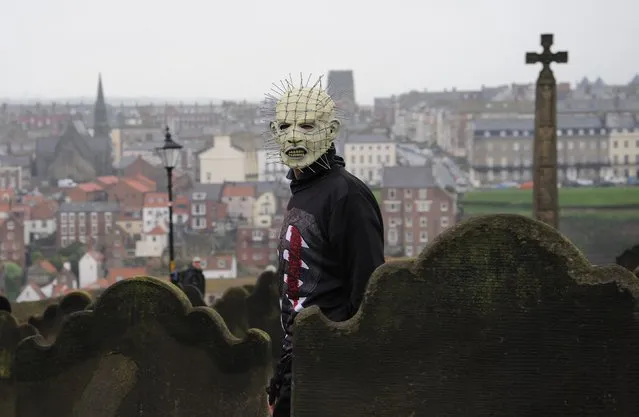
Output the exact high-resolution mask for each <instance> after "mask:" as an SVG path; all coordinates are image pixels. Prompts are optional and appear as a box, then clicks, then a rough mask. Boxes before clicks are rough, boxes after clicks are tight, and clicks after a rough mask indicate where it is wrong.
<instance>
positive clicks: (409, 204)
mask: <svg viewBox="0 0 639 417" xmlns="http://www.w3.org/2000/svg"><path fill="white" fill-rule="evenodd" d="M412 211H413V204H412V203H406V213H411V212H412Z"/></svg>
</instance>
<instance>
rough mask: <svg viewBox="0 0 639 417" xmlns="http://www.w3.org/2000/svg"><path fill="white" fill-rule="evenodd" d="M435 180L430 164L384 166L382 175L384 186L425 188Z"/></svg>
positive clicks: (432, 185)
mask: <svg viewBox="0 0 639 417" xmlns="http://www.w3.org/2000/svg"><path fill="white" fill-rule="evenodd" d="M435 186H437V182H436V180H435V176H434V175H433V167H432V165H430V164H429V165H423V166H395V167H385V168H384V173H383V175H382V187H384V188H427V187H435Z"/></svg>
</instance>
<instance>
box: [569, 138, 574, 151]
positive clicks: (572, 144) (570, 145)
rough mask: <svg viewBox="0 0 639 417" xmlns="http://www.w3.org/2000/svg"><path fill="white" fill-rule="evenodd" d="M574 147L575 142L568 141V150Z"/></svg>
mask: <svg viewBox="0 0 639 417" xmlns="http://www.w3.org/2000/svg"><path fill="white" fill-rule="evenodd" d="M574 147H575V144H574V143H573V142H572V141H570V140H569V141H568V150H572V149H573V148H574Z"/></svg>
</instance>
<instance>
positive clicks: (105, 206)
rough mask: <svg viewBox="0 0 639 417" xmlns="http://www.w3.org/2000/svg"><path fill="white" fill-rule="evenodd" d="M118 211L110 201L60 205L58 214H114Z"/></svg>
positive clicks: (117, 207) (115, 204)
mask: <svg viewBox="0 0 639 417" xmlns="http://www.w3.org/2000/svg"><path fill="white" fill-rule="evenodd" d="M119 209H120V206H119V204H118V203H115V202H112V201H83V202H73V203H62V204H60V212H71V213H86V212H93V211H95V212H115V211H118V210H119Z"/></svg>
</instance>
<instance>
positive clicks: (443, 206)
mask: <svg viewBox="0 0 639 417" xmlns="http://www.w3.org/2000/svg"><path fill="white" fill-rule="evenodd" d="M439 209H440V210H441V211H448V203H446V202H444V203H441V204H440V205H439Z"/></svg>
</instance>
